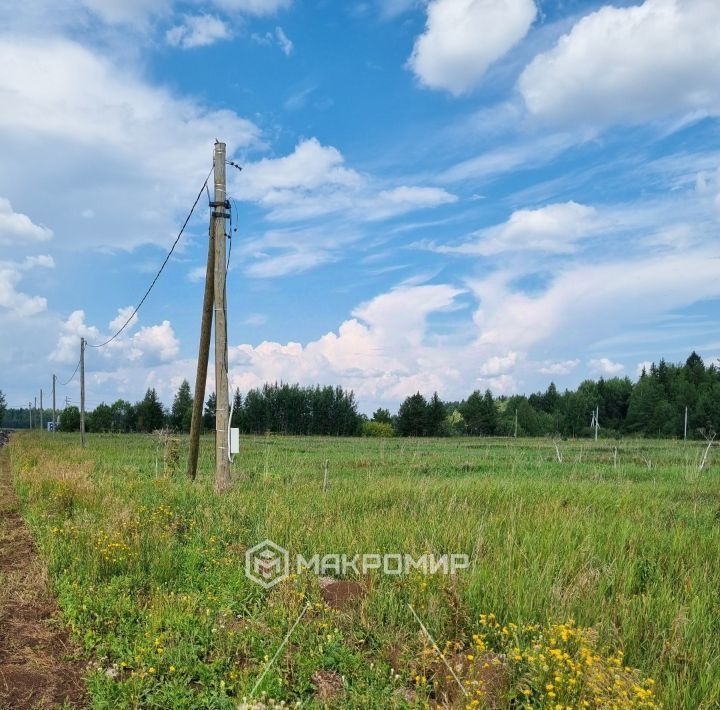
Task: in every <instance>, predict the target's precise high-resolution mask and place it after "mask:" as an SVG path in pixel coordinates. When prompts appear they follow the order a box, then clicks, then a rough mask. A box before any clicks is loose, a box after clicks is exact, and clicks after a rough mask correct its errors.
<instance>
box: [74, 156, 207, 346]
mask: <svg viewBox="0 0 720 710" xmlns="http://www.w3.org/2000/svg"><path fill="white" fill-rule="evenodd" d="M213 169H214V166H213V168H210V172H209V173H208V175H207V177H206V178H205V182H203V184H202V187H201V188H200V192H198V195H197V197H196V198H195V202H193V206H192V207H191V208H190V212H189V213H188V216H187V217H186V218H185V222H183V226H182V227H181V228H180V232H179V233H178V235H177V237H176V238H175V241H174V242H173V245H172V247H170V251H169V252H168V255H167V256H166V257H165V261H163V263H162V266H161V267H160V270H159V271H158V272H157V274H156V276H155V278H154V279H153V280H152V283H151V284H150V286H149V288H148V290H147V291H146V292H145V295H144V296H143V297H142V299H140V303H138V305H137V306H136V308H135V310H134V311H133V312H132V313H131V315H130V317H129V318H128V319H127V320H126V321H125V323H123V325H122V327H121V328H120V329H119V330H118V331H117V332H116V333H115V335H113V336H111V337H110V338H108V339H107V340H106V341H105V342H104V343H100V344H99V345H93V344H92V343H86V345H87V346H88V347H90V348H104V347H105V346H106V345H109V344H110V343H112V341H113V340H115V338H117V337H118V336H119V335H120V334H121V333H122V332H123V331H124V330H125V328H127V327H128V325H130V322H131V321H132V319H133V318H134V317H135V316H136V315H137V313H138V311H139V310H140V308H142V305H143V303H145V300H146V299H147V297H148V296H149V295H150V292H151V291H152V290H153V288H154V287H155V284H156V283H157V281H158V279H159V278H160V274H162V272H163V269H164V268H165V267H166V266H167V263H168V261H170V257H171V256H172V255H173V252H174V251H175V247H176V246H177V245H178V242H179V241H180V237H182V235H183V233H184V232H185V228H186V227H187V225H188V222H189V221H190V218H191V217H192V216H193V213H194V212H195V208H196V207H197V204H198V202H200V198H201V197H202V194H203V192H204V191H205V189H206V187H207V183H208V180H209V179H210V176H211V175H212V173H213Z"/></svg>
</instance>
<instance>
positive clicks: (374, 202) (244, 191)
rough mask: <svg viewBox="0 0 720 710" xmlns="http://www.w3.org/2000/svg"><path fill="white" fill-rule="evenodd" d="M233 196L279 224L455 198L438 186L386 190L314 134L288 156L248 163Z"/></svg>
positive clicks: (396, 210) (374, 214) (376, 216)
mask: <svg viewBox="0 0 720 710" xmlns="http://www.w3.org/2000/svg"><path fill="white" fill-rule="evenodd" d="M233 194H235V195H236V196H237V197H238V199H241V200H247V201H252V202H257V203H259V204H260V205H261V206H263V207H265V208H266V209H267V210H268V218H269V219H270V220H274V221H280V222H292V221H300V220H305V219H310V218H315V217H320V216H322V215H328V214H331V213H333V212H335V213H338V212H344V213H346V214H348V215H351V216H352V217H353V218H354V219H356V220H359V221H374V220H382V219H388V218H390V217H394V216H397V215H400V214H405V213H407V212H410V211H412V210H416V209H424V208H429V207H437V206H439V205H442V204H449V203H452V202H455V201H456V200H457V198H456V197H455V196H454V195H452V194H450V193H449V192H447V191H446V190H444V189H442V188H436V187H423V186H407V185H400V186H397V187H392V188H387V189H383V188H382V187H380V186H379V185H378V184H377V181H376V180H374V179H373V178H372V177H371V176H368V175H362V174H360V173H358V172H357V171H356V170H353V169H352V168H348V167H346V165H345V158H344V156H343V155H342V153H341V152H340V151H339V150H338V149H337V148H334V147H333V146H324V145H322V144H321V143H320V142H319V141H318V140H317V139H316V138H310V139H307V140H303V141H301V142H300V143H298V145H297V146H296V147H295V149H294V150H293V152H292V153H290V154H289V155H286V156H283V157H280V158H263V159H262V160H259V161H257V162H254V163H252V162H251V163H248V164H247V165H245V166H244V168H243V171H242V173H240V174H239V175H238V176H234V181H233Z"/></svg>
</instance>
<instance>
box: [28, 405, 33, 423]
mask: <svg viewBox="0 0 720 710" xmlns="http://www.w3.org/2000/svg"><path fill="white" fill-rule="evenodd" d="M28 412H29V413H30V428H31V429H32V428H33V425H32V424H33V422H32V402H28Z"/></svg>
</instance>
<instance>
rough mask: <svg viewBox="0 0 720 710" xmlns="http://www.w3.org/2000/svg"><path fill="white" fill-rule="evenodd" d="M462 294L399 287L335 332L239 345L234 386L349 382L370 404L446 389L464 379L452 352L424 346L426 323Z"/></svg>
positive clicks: (233, 364) (366, 305) (440, 286)
mask: <svg viewBox="0 0 720 710" xmlns="http://www.w3.org/2000/svg"><path fill="white" fill-rule="evenodd" d="M460 293H462V292H461V291H460V290H459V289H457V288H454V287H452V286H448V285H444V284H438V285H429V284H426V285H420V286H401V287H398V288H396V289H393V290H392V291H389V292H388V293H384V294H381V295H379V296H377V297H375V298H373V299H371V300H370V301H368V302H367V303H364V304H362V305H360V306H359V307H358V308H356V309H355V310H354V311H353V314H352V316H353V317H352V318H350V319H349V320H346V321H344V322H343V323H342V324H341V325H340V327H339V328H338V330H337V332H330V333H327V334H325V335H323V336H322V337H320V338H319V339H317V340H314V341H312V342H310V343H308V344H307V345H305V346H303V345H301V344H300V343H293V342H290V343H287V344H281V343H272V342H263V343H260V345H258V346H256V347H253V346H251V345H238V346H234V347H232V348H231V350H230V365H231V367H230V370H231V376H232V385H233V387H240V389H241V390H247V389H249V388H250V387H256V386H258V385H261V384H263V383H264V382H267V381H274V380H276V379H284V380H288V381H293V382H302V383H306V384H311V383H312V384H314V383H318V382H319V383H327V384H330V383H332V384H335V383H337V382H343V383H344V385H346V386H348V387H352V388H353V389H354V390H355V392H356V394H357V395H358V396H359V397H361V398H365V401H370V400H372V401H375V400H386V401H396V400H398V399H402V398H404V397H405V396H407V395H408V394H412V393H413V392H416V391H418V390H420V391H422V392H424V393H426V394H432V392H433V391H434V390H436V389H437V390H440V391H442V390H446V391H447V389H448V385H449V382H451V381H454V382H456V383H457V382H459V381H460V380H461V379H462V378H461V375H460V372H459V370H458V367H457V366H456V365H454V364H451V363H450V362H449V358H448V353H447V351H444V350H443V351H442V352H440V351H438V350H437V349H436V348H433V347H431V346H429V345H427V344H426V343H425V338H426V335H427V332H428V322H427V321H428V317H429V315H430V314H431V313H435V312H438V311H443V310H447V309H448V308H451V307H453V305H454V301H455V299H456V297H457V296H458V295H460ZM458 364H459V363H458Z"/></svg>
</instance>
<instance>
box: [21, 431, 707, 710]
mask: <svg viewBox="0 0 720 710" xmlns="http://www.w3.org/2000/svg"><path fill="white" fill-rule="evenodd" d="M243 444H244V446H243V451H242V453H241V455H240V456H239V457H238V458H237V460H236V463H235V466H234V469H235V470H234V478H235V483H234V486H233V488H232V490H231V491H230V492H229V493H228V494H227V495H223V496H218V495H215V494H214V493H213V492H212V480H211V479H212V466H213V462H212V455H213V454H212V443H211V441H210V440H209V439H208V440H204V441H203V446H202V449H201V458H200V468H201V475H200V478H199V480H198V481H197V482H196V483H195V484H192V483H189V482H188V481H186V480H185V477H184V475H183V466H184V449H183V451H181V455H180V458H179V463H178V464H177V465H175V464H174V463H173V462H172V461H171V462H170V464H169V465H166V464H164V461H165V460H166V459H167V457H165V456H164V452H163V451H162V450H160V449H159V447H158V444H157V443H156V442H155V441H154V440H153V439H152V437H147V436H140V435H138V436H110V435H108V436H103V435H96V436H90V438H89V446H88V448H87V449H86V450H84V451H83V450H80V449H79V447H78V446H77V442H76V441H75V438H74V437H71V436H66V435H61V434H58V435H54V436H45V435H37V434H35V435H33V434H26V435H19V436H16V437H15V438H14V439H13V441H12V445H11V455H12V460H13V467H14V471H15V473H16V476H17V483H18V487H19V490H20V492H21V494H22V498H23V500H24V504H25V515H26V517H27V519H28V521H29V523H30V524H31V527H32V530H33V532H34V534H35V536H36V538H37V540H38V542H39V545H40V547H41V550H42V552H43V553H44V555H45V556H46V557H47V559H48V562H49V565H50V571H51V575H52V577H53V579H54V582H55V588H56V591H57V594H58V596H59V599H60V604H61V607H62V609H63V612H64V614H65V617H66V619H67V621H68V623H69V624H70V625H71V626H72V628H73V629H74V631H75V633H76V634H77V636H78V637H79V638H80V639H81V640H82V642H83V643H84V645H85V647H86V649H87V650H88V653H90V654H92V655H93V656H94V657H95V658H96V659H97V660H98V666H97V669H96V670H95V671H93V672H92V674H91V676H90V681H89V682H90V688H91V692H92V695H93V698H94V701H95V703H96V706H97V707H117V706H124V707H149V706H152V707H233V706H234V705H235V704H236V703H237V702H238V701H239V699H240V698H243V697H244V696H248V695H250V693H251V691H252V690H253V688H254V686H255V684H256V681H257V679H258V678H259V677H260V674H261V673H262V672H263V670H264V668H265V666H266V664H267V660H266V658H270V657H272V656H273V654H274V652H275V650H276V649H277V648H278V647H279V645H280V643H281V642H282V640H283V638H284V637H285V634H286V633H287V631H288V630H289V628H290V626H291V625H292V623H293V622H294V620H295V619H296V618H297V616H298V614H299V613H300V611H301V610H302V609H303V606H304V605H305V604H306V603H308V602H309V603H311V604H312V605H313V607H312V610H311V611H310V612H309V613H308V614H307V615H306V616H305V617H304V619H303V622H302V623H301V624H300V625H299V626H298V628H297V629H296V631H295V632H294V634H293V636H292V639H291V640H290V642H289V643H288V646H287V647H286V649H285V650H284V652H283V653H282V654H281V655H280V657H279V660H278V662H277V663H276V664H275V665H274V666H273V667H272V668H271V669H270V670H269V671H268V673H267V674H266V676H265V677H264V680H263V683H262V686H261V687H260V688H259V689H258V691H257V692H258V695H259V694H260V693H262V692H265V693H267V695H268V696H269V697H271V698H274V699H277V700H287V701H298V700H300V701H302V702H305V703H308V704H317V705H318V706H321V705H322V704H323V701H322V699H321V693H320V694H319V693H318V688H317V685H318V681H317V672H318V671H319V670H325V671H333V672H336V673H337V674H338V676H342V677H343V678H344V690H343V692H342V693H341V694H340V695H338V696H337V697H335V698H334V699H333V700H332V702H330V704H331V705H335V706H347V707H360V706H377V707H380V706H384V707H387V706H398V707H401V706H412V705H420V706H421V705H423V704H426V703H427V702H430V701H432V700H433V699H435V700H436V701H438V702H446V703H448V704H455V703H457V702H460V701H462V702H463V703H464V702H465V699H464V698H460V699H459V700H458V699H453V698H452V697H450V696H448V695H447V694H446V695H443V694H442V688H441V687H439V686H441V685H442V677H441V676H442V675H444V672H443V671H439V670H438V666H437V663H438V659H437V658H435V657H434V656H433V652H432V649H428V641H427V638H426V637H425V636H424V634H423V633H422V631H421V630H420V629H419V627H418V624H417V622H416V621H415V619H414V618H413V616H412V613H411V611H410V610H409V608H408V603H411V604H412V605H413V607H414V608H415V609H416V610H417V612H418V614H419V615H420V616H421V617H422V618H424V619H425V621H426V624H427V627H428V630H429V631H430V632H431V634H432V635H433V637H434V638H436V639H437V640H438V641H439V642H441V643H443V644H444V643H445V642H449V643H450V644H451V646H450V647H449V648H453V649H455V650H459V652H461V653H464V654H465V653H466V652H467V650H468V649H472V647H473V641H471V639H472V638H473V635H474V634H475V635H477V634H478V633H479V632H480V631H482V629H481V626H480V619H481V615H482V614H488V613H492V614H494V615H495V617H494V618H495V619H496V620H497V621H496V622H495V623H497V624H498V628H500V629H502V628H503V627H506V629H507V628H510V629H513V628H515V627H508V626H507V625H509V624H514V625H516V627H517V629H520V630H522V629H535V628H536V625H538V624H539V625H540V628H541V629H551V628H553V627H552V625H553V624H562V623H565V622H569V623H571V628H574V627H572V623H574V624H577V625H579V626H580V627H587V628H590V629H592V635H591V637H587V638H591V639H592V642H593V643H594V644H596V646H597V650H598V658H603V659H605V660H608V659H611V658H615V659H616V656H614V655H613V654H616V653H617V652H619V651H621V652H622V653H623V654H624V656H623V659H624V660H623V666H625V665H626V666H627V667H628V669H630V668H637V669H639V671H640V675H639V676H637V678H640V677H641V676H650V677H651V678H652V679H653V680H654V681H655V696H656V698H657V701H656V702H660V703H662V704H663V705H664V706H665V707H668V708H715V707H718V706H720V607H719V605H718V589H720V481H719V480H718V478H719V476H720V474H719V473H718V468H717V465H715V466H712V465H711V466H710V467H709V468H706V469H705V470H704V471H702V472H699V471H698V460H699V456H700V453H701V448H702V447H701V446H700V445H699V444H697V445H696V444H692V443H688V444H683V443H682V442H655V441H639V440H633V441H622V442H614V441H613V442H610V441H600V442H589V441H577V442H561V443H560V444H559V446H560V449H561V452H562V455H563V463H558V461H557V459H556V452H555V447H554V445H553V443H552V442H551V441H547V440H518V441H512V440H503V439H450V440H403V439H388V440H371V439H320V438H282V437H255V438H248V439H246V440H245V441H244V442H243ZM181 446H182V447H185V446H186V442H184V441H183V442H182V443H181ZM615 447H617V449H618V451H617V458H616V456H615V452H614V449H615ZM171 458H172V457H171ZM326 459H327V460H329V462H330V463H329V480H330V487H329V490H328V491H327V492H325V493H323V490H322V486H323V463H324V461H325V460H326ZM174 469H177V470H174ZM265 538H270V539H272V540H273V541H274V542H276V543H277V544H279V545H282V546H283V547H285V548H287V549H289V550H290V551H291V552H292V553H302V554H303V555H304V556H305V557H309V556H311V555H313V554H321V555H322V554H323V553H345V554H348V555H349V556H352V555H353V554H356V553H358V554H360V553H368V552H392V553H404V554H409V555H413V556H416V557H417V556H420V555H422V554H425V553H435V554H438V555H441V554H446V553H466V554H468V555H470V556H471V559H472V567H471V569H469V570H467V571H463V572H460V573H458V574H457V575H455V576H443V575H439V576H434V577H427V576H424V575H421V574H419V573H413V574H410V575H408V576H407V577H389V576H383V575H381V574H379V573H374V574H371V575H369V576H368V578H367V579H364V580H363V584H364V586H365V588H366V589H367V593H366V594H365V595H364V596H363V597H362V598H359V599H357V600H355V601H354V602H353V603H352V604H350V605H349V606H348V607H347V608H345V609H343V610H336V609H333V608H330V607H328V605H327V604H324V603H323V601H322V597H321V594H320V590H319V583H318V580H317V579H315V578H314V577H313V576H312V575H311V574H306V575H301V576H300V577H293V578H291V579H290V580H288V581H287V582H284V583H282V584H280V585H278V586H277V587H275V588H274V589H272V590H270V591H267V592H266V591H264V590H263V589H262V588H260V587H259V586H257V585H255V584H253V583H252V582H251V581H249V580H248V579H246V577H245V574H244V552H245V550H246V549H247V548H248V547H250V546H252V545H254V544H256V543H258V542H260V541H262V540H264V539H265ZM570 620H572V622H570ZM563 628H565V627H563ZM498 633H499V632H498ZM507 633H508V634H509V635H510V636H512V634H513V633H516V632H514V631H513V632H511V631H508V632H507ZM552 633H553V632H551V631H548V632H547V634H546V636H545V637H543V638H545V640H547V637H549V635H552ZM582 633H584V632H582ZM517 634H520V631H517ZM498 638H500V637H498ZM583 638H586V637H585V636H583ZM523 639H525V637H522V638H521V637H520V636H518V638H517V639H515V646H516V647H517V648H520V646H521V645H522V644H523V643H527V644H529V646H528V649H531V648H534V646H533V644H535V645H537V644H538V643H539V642H538V641H537V639H535V640H534V641H533V640H530V639H529V637H528V638H527V639H525V640H523ZM483 643H485V642H483ZM511 646H512V644H511V645H510V646H507V648H506V647H505V646H503V645H502V643H500V642H498V643H496V644H495V646H494V647H493V649H492V651H493V654H495V656H496V657H497V658H496V659H495V661H496V663H498V664H500V665H501V666H502V668H503V669H504V671H503V672H505V673H506V675H507V679H506V680H507V683H506V684H505V685H502V687H501V688H500V689H499V690H498V689H495V690H494V691H493V697H492V698H490V696H489V695H487V693H486V695H485V696H483V695H482V694H480V695H478V696H477V697H478V699H479V700H478V701H479V702H480V703H481V705H482V703H483V702H484V703H485V704H490V702H491V700H492V702H495V703H496V704H498V705H499V706H501V707H502V706H507V705H509V704H510V702H511V700H510V699H511V698H515V700H514V701H512V702H515V706H517V707H520V706H525V707H554V703H553V700H552V698H553V696H552V695H550V693H553V694H554V695H557V694H555V690H557V688H556V689H555V690H550V691H548V690H547V688H545V687H544V686H545V685H547V684H546V683H544V681H543V683H540V682H539V681H538V678H539V677H540V676H539V675H537V674H538V673H540V674H542V671H541V670H537V672H536V670H533V668H531V667H530V665H528V664H529V663H530V661H528V660H527V659H526V658H525V655H524V654H525V649H524V647H523V649H521V651H520V653H518V654H517V655H519V656H522V657H523V660H522V661H521V662H520V661H518V664H515V665H513V662H512V658H511V657H512V656H513V654H514V653H515V651H512V650H510V648H511ZM489 648H490V647H489V646H488V649H489ZM484 653H485V655H483V656H482V657H483V658H485V657H486V656H487V652H484ZM527 654H528V655H527V658H529V657H530V655H529V654H530V651H527ZM466 655H467V657H468V658H469V657H471V656H473V653H467V654H466ZM476 655H477V654H476ZM463 673H464V674H465V680H468V683H470V681H471V678H472V673H471V671H470V670H469V669H468V668H463ZM633 673H634V671H633ZM533 674H535V675H533ZM609 677H610V676H609ZM633 678H636V676H633ZM637 678H636V681H637V683H640V681H639V680H637ZM481 680H482V679H481ZM636 681H633V682H634V683H635V682H636ZM483 682H485V681H483ZM603 682H604V681H603ZM617 682H618V683H621V682H622V683H625V679H621V680H617ZM628 682H629V681H628ZM533 683H534V685H533ZM536 686H537V687H536ZM541 686H543V687H541ZM642 687H643V688H644V687H645V686H642ZM523 691H524V692H525V694H523ZM528 692H529V693H530V695H528V694H527V693H528ZM568 692H569V691H568ZM583 692H585V691H583ZM598 692H599V691H598ZM608 692H610V691H608ZM638 692H639V691H638ZM643 692H644V691H643ZM568 697H570V696H568ZM572 697H575V696H572ZM577 697H580V696H577ZM582 697H583V698H587V700H586V702H589V706H591V707H592V706H595V707H603V704H604V703H605V702H606V698H605V696H603V695H602V694H600V695H598V693H597V692H595V694H594V695H593V694H592V693H590V692H589V691H588V692H587V693H586V695H583V696H582ZM640 697H641V696H640V695H638V698H640ZM578 702H579V701H578ZM607 702H608V703H609V701H607ZM632 702H635V701H632ZM632 702H631V700H628V703H630V704H628V705H622V704H621V703H619V704H618V707H641V706H642V705H641V704H635V705H633V704H632ZM638 702H639V701H638ZM647 702H651V701H647ZM503 703H505V705H503ZM523 703H524V705H523Z"/></svg>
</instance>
